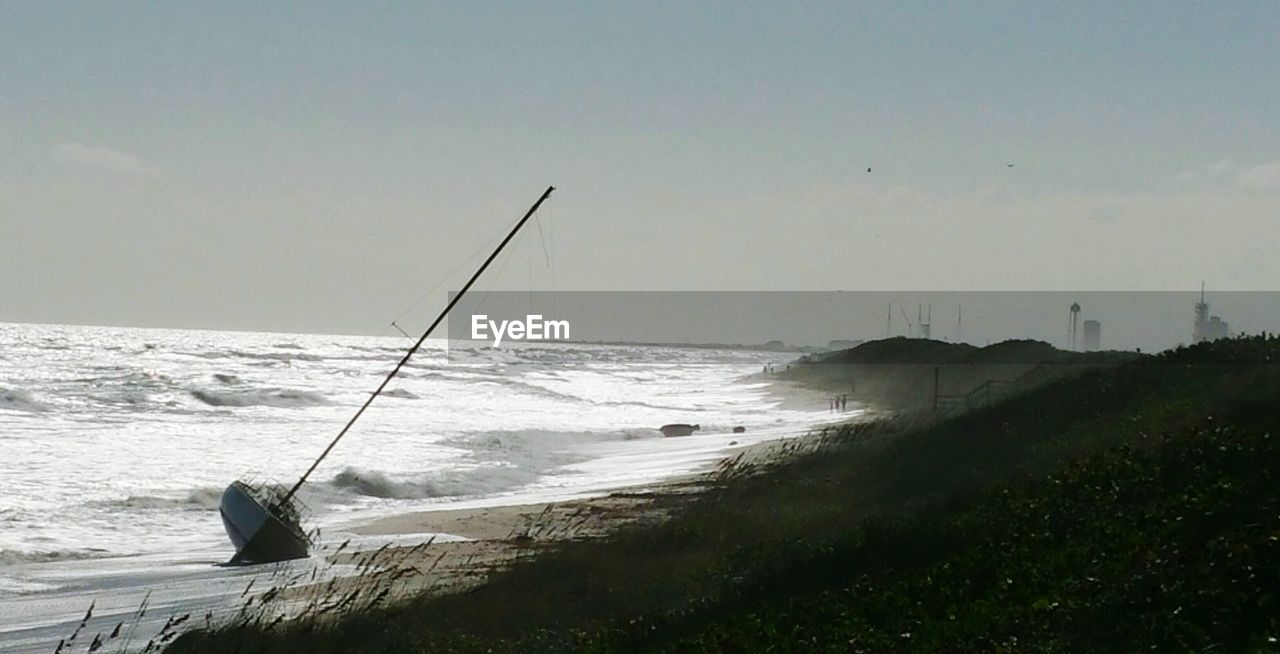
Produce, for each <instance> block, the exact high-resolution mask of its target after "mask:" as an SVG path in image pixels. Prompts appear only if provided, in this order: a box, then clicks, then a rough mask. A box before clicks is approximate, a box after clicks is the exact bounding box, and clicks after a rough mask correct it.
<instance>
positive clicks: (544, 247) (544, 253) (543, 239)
mask: <svg viewBox="0 0 1280 654" xmlns="http://www.w3.org/2000/svg"><path fill="white" fill-rule="evenodd" d="M533 224H535V225H537V226H538V240H539V241H541V242H542V256H544V257H546V259H547V267H548V268H550V267H551V252H550V250H548V249H547V237H546V236H544V235H543V234H542V221H541V220H534V221H533Z"/></svg>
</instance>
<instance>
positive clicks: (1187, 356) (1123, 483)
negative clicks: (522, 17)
mask: <svg viewBox="0 0 1280 654" xmlns="http://www.w3.org/2000/svg"><path fill="white" fill-rule="evenodd" d="M1277 362H1280V340H1276V339H1270V340H1268V339H1266V338H1248V339H1237V340H1232V341H1220V342H1217V343H1212V344H1201V345H1198V346H1195V347H1192V348H1184V349H1181V350H1178V351H1175V352H1171V353H1167V354H1162V355H1159V356H1154V357H1146V358H1143V359H1141V360H1137V361H1131V362H1129V363H1125V364H1122V365H1118V366H1115V367H1109V368H1094V369H1091V370H1088V371H1085V372H1081V373H1079V374H1076V375H1073V376H1071V377H1069V378H1063V379H1059V380H1057V381H1049V382H1046V383H1044V384H1042V385H1039V386H1038V387H1036V388H1034V389H1033V390H1030V391H1028V392H1026V393H1023V394H1020V395H1017V396H1014V397H1012V398H1009V399H1006V400H1005V401H1003V402H1000V403H998V404H995V405H993V406H990V407H987V408H985V409H981V410H977V411H973V412H970V413H966V414H964V415H960V416H958V417H954V418H950V419H947V420H945V421H941V422H938V423H936V424H912V423H909V422H906V421H904V420H897V421H892V422H888V423H879V424H873V425H860V426H847V427H843V428H840V429H838V430H831V431H829V432H828V433H827V434H826V435H825V437H824V438H822V439H820V442H819V443H818V444H817V445H816V446H813V448H812V449H810V450H807V451H804V452H795V453H793V456H789V457H786V458H785V459H783V460H781V461H780V462H778V463H776V464H773V465H769V466H766V467H762V468H755V469H753V468H752V466H749V465H746V464H741V463H739V464H735V465H729V466H726V467H725V469H724V470H723V471H722V474H721V475H720V478H719V483H717V484H715V485H714V486H713V487H712V488H710V489H709V490H707V491H706V492H705V493H702V494H701V495H698V496H696V497H694V498H689V497H684V498H680V499H675V498H673V499H669V500H667V501H669V502H671V510H672V517H671V518H670V519H669V520H667V521H665V522H662V523H660V524H657V525H648V526H639V527H635V528H631V529H625V530H622V531H620V532H618V533H615V534H614V535H612V536H609V537H607V538H605V539H601V540H594V541H584V542H573V543H569V544H567V545H563V546H560V547H558V548H556V549H553V550H547V551H544V552H542V553H541V554H540V555H539V556H537V557H534V558H531V559H526V560H522V561H521V562H520V563H518V564H516V565H515V566H513V567H512V568H511V569H510V570H508V571H506V572H503V573H500V574H498V575H496V576H495V577H494V578H493V579H492V581H491V582H490V583H489V584H487V585H485V586H483V587H481V588H479V589H477V590H475V591H473V592H470V593H468V594H464V595H458V596H448V597H422V598H419V599H414V600H409V601H406V602H402V603H399V604H395V605H391V606H382V607H377V608H371V609H368V610H363V611H360V612H358V613H355V614H350V615H347V616H346V617H344V618H343V619H342V620H341V621H339V622H336V623H333V622H326V621H323V620H311V619H305V618H304V619H301V620H296V621H291V622H282V623H277V624H273V625H270V626H267V625H261V624H260V625H243V624H241V625H231V626H228V627H224V628H221V629H218V630H215V631H204V632H196V633H190V634H187V635H185V636H183V637H182V638H180V639H179V640H177V641H176V642H175V643H173V645H172V646H171V651H197V652H203V651H210V652H233V651H236V652H261V651H273V652H274V651H291V652H292V651H305V652H313V653H316V654H319V653H322V652H447V651H466V652H562V651H637V650H639V651H667V652H686V651H710V652H719V651H723V652H747V651H797V652H799V651H804V652H809V651H839V652H844V651H868V652H882V651H922V652H941V651H952V652H954V651H1028V652H1077V651H1159V652H1169V651H1271V649H1272V648H1274V647H1275V641H1274V638H1275V637H1280V619H1278V616H1280V605H1278V604H1277V601H1278V600H1280V596H1278V593H1280V501H1278V495H1280V493H1278V492H1277V484H1278V483H1280V411H1278V410H1277V408H1278V407H1280V364H1278V363H1277ZM797 447H799V446H797Z"/></svg>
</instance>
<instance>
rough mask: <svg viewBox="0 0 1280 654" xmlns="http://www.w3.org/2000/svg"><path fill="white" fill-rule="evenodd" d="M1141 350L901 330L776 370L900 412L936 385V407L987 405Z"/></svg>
mask: <svg viewBox="0 0 1280 654" xmlns="http://www.w3.org/2000/svg"><path fill="white" fill-rule="evenodd" d="M1140 357H1141V355H1140V354H1138V353H1136V352H1119V351H1104V352H1068V351H1065V350H1059V349H1057V348H1055V347H1053V346H1052V345H1049V344H1048V343H1044V342H1042V341H1031V340H1017V341H1003V342H1000V343H996V344H994V345H988V346H986V347H976V346H973V345H969V344H967V343H944V342H942V341H933V340H925V339H916V338H903V337H901V336H899V337H896V338H888V339H884V340H879V341H869V342H867V343H863V344H861V345H859V346H857V347H854V348H851V349H848V350H840V351H837V352H825V353H821V354H811V355H808V356H805V357H802V358H801V359H800V360H799V361H798V362H797V363H796V364H793V365H792V366H789V367H788V368H786V369H784V371H783V372H782V373H781V376H782V377H783V378H784V379H789V380H792V381H798V382H801V383H803V384H805V385H807V386H811V387H815V388H820V389H822V390H826V391H829V392H831V393H833V394H837V395H843V394H849V395H850V397H851V399H853V400H854V401H857V402H861V403H863V404H869V405H873V406H880V407H892V408H893V409H894V410H896V411H899V412H916V411H921V410H928V411H932V410H933V408H934V393H935V391H936V393H937V394H938V395H940V396H941V401H940V402H939V408H941V409H942V410H944V411H949V410H953V409H965V410H967V409H972V408H975V407H978V406H985V405H986V404H988V403H990V402H991V401H993V400H996V399H999V398H1002V397H1004V396H1006V395H1010V394H1014V393H1020V392H1023V391H1026V390H1029V389H1030V388H1034V387H1035V386H1038V385H1040V384H1043V383H1046V382H1049V381H1053V380H1057V379H1063V378H1066V377H1071V376H1073V375H1077V374H1080V373H1082V372H1086V371H1088V370H1093V369H1095V368H1098V367H1102V366H1109V365H1115V364H1118V363H1124V362H1127V361H1134V360H1136V359H1138V358H1140ZM935 381H936V386H935Z"/></svg>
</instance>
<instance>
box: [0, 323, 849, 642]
mask: <svg viewBox="0 0 1280 654" xmlns="http://www.w3.org/2000/svg"><path fill="white" fill-rule="evenodd" d="M409 345H410V341H409V340H408V339H406V338H403V337H400V336H396V337H363V336H328V335H314V334H281V333H251V332H225V331H199V330H169V329H138V328H118V327H84V326H66V325H38V324H0V471H2V474H0V480H2V481H0V651H5V652H10V651H52V650H53V648H54V647H55V646H56V645H57V641H58V639H59V638H61V637H64V636H66V635H68V634H69V633H70V632H71V631H72V630H74V628H75V625H76V623H78V622H79V621H80V618H81V617H83V615H84V613H85V610H86V609H87V608H88V607H89V605H90V603H94V606H95V615H94V618H93V621H94V622H95V623H100V624H102V625H108V624H114V623H115V622H114V621H118V620H120V619H123V617H125V616H127V615H129V612H130V611H133V610H135V609H136V608H137V606H138V605H139V602H140V601H141V600H142V599H143V598H144V597H148V598H149V599H148V601H149V602H150V603H151V605H152V606H153V607H155V608H154V609H153V614H155V615H160V614H161V613H163V611H165V610H168V611H177V610H188V611H200V610H201V609H203V608H206V607H211V606H217V605H220V604H221V603H225V602H226V601H227V598H228V597H229V596H232V597H233V596H234V594H233V593H234V592H235V590H238V589H240V588H243V586H244V581H245V579H246V578H248V577H251V576H252V575H253V574H255V570H254V568H226V567H218V566H217V564H218V563H221V562H225V561H226V560H227V559H228V558H229V557H230V556H231V554H232V553H233V551H232V549H231V546H230V543H229V541H228V540H227V537H226V535H225V532H224V531H223V527H222V524H221V521H220V519H219V516H218V511H217V505H218V499H219V495H220V494H221V492H222V490H223V489H224V488H225V487H226V486H227V484H229V483H230V482H231V481H234V480H236V479H241V478H246V477H248V478H252V479H256V480H259V481H275V482H280V483H286V484H290V483H292V482H293V481H295V480H296V479H297V477H298V475H300V474H301V473H302V472H303V471H304V470H306V468H307V466H308V465H310V463H311V462H312V461H313V460H314V459H315V457H316V456H318V455H319V453H320V452H321V451H322V450H323V448H324V447H325V445H327V444H328V442H329V441H330V440H331V439H332V438H333V437H334V436H335V435H336V434H337V432H338V430H339V429H340V428H341V427H342V425H343V424H344V423H345V422H346V420H347V419H348V418H350V416H351V415H352V413H353V412H354V411H355V409H356V407H358V406H359V404H360V403H361V402H363V401H364V400H365V399H366V398H367V397H368V395H369V393H370V392H371V391H372V389H373V388H375V387H376V386H377V384H378V383H379V382H380V381H381V379H382V378H383V377H384V376H385V375H386V374H387V372H389V371H390V369H391V368H392V367H393V366H394V365H395V362H396V361H397V360H398V359H399V358H400V356H401V355H402V354H403V352H404V351H405V349H407V347H408V346H409ZM455 354H456V352H455ZM793 357H794V355H792V354H786V353H776V352H775V353H770V352H759V351H746V350H734V349H723V350H714V349H711V350H709V349H696V350H695V349H686V348H678V347H654V346H626V345H580V344H547V343H543V344H536V345H531V344H519V345H515V346H504V347H502V348H499V349H492V348H477V349H473V350H471V351H470V356H468V357H465V362H462V361H460V360H458V357H456V356H455V357H453V358H451V357H449V356H448V353H447V350H446V346H445V343H444V342H434V341H433V342H428V344H427V345H426V346H425V347H424V349H423V350H422V351H421V352H420V353H419V354H418V355H416V356H415V358H414V359H413V360H411V361H410V363H409V364H408V365H407V366H406V368H405V369H404V370H403V371H402V373H401V374H400V375H399V376H398V377H397V378H396V380H395V381H393V382H392V383H391V385H390V386H389V387H388V391H387V392H385V393H384V394H383V396H382V397H380V398H378V400H377V401H375V402H374V404H373V406H372V407H371V408H370V410H369V411H368V412H367V413H366V414H365V415H364V417H363V418H362V419H361V421H360V422H359V423H357V425H356V427H355V428H354V429H353V430H352V431H351V432H350V433H349V434H348V435H347V436H346V437H345V438H344V440H343V441H342V442H341V443H340V444H339V445H338V446H337V448H336V449H335V450H334V451H333V452H332V454H330V455H329V457H328V458H327V459H326V460H325V462H324V463H323V464H322V465H321V466H320V467H319V469H317V471H316V472H315V473H314V474H313V475H312V476H311V481H310V482H308V484H307V485H305V486H304V487H303V489H302V491H301V492H300V494H299V497H300V498H301V500H302V501H303V503H304V504H305V505H306V506H307V508H308V510H309V517H308V519H307V524H306V525H305V526H306V527H307V528H308V529H314V528H319V529H320V534H321V536H320V537H321V538H322V539H343V538H348V537H350V534H349V533H346V532H344V530H345V529H350V528H351V526H352V525H355V524H361V523H362V522H368V521H370V520H372V519H374V518H376V517H378V516H382V515H387V514H394V513H402V512H408V511H413V510H422V509H440V508H449V507H453V506H457V507H470V506H478V505H486V504H489V505H507V504H520V503H533V502H541V501H548V500H560V499H570V498H575V497H584V496H589V495H592V494H599V493H602V492H606V491H608V490H609V489H615V488H620V487H626V486H634V485H643V484H646V483H651V482H656V481H660V480H662V479H664V478H669V477H672V476H677V475H682V474H687V473H690V472H695V471H698V470H701V469H705V468H706V467H708V466H710V465H713V464H714V463H715V462H717V461H719V460H720V459H722V458H723V457H724V456H725V455H726V453H728V452H729V451H730V450H731V448H734V447H738V446H742V445H748V444H751V443H754V442H760V441H763V440H771V439H776V438H781V437H790V436H796V435H799V434H802V433H804V432H805V431H806V430H807V429H808V428H810V427H811V426H813V425H815V424H817V423H820V422H824V421H827V420H829V419H830V415H829V414H828V413H827V412H826V410H825V409H826V406H825V403H824V402H823V400H821V399H815V400H814V401H813V402H809V403H804V402H784V401H783V398H782V397H781V396H780V395H779V394H778V393H777V392H776V390H775V389H774V388H773V386H772V384H771V383H770V382H769V381H768V380H767V379H764V378H762V376H761V375H760V371H761V368H762V366H763V365H764V364H765V363H775V364H779V365H781V364H784V363H785V362H786V361H789V360H790V359H792V358H793ZM810 405H811V406H810ZM675 422H682V423H695V424H699V425H701V430H700V431H699V432H697V433H696V434H695V435H693V436H690V437H685V438H663V437H662V435H661V434H660V433H659V432H658V431H657V428H658V427H659V426H661V425H663V424H666V423H675ZM737 426H741V427H744V428H745V429H746V431H745V433H737V434H735V433H732V431H733V427H737ZM426 537H428V535H423V536H422V538H423V539H425V538H426ZM442 537H444V538H447V537H448V536H447V535H444V536H442ZM233 589H235V590H233ZM108 628H109V627H108ZM82 644H83V643H82Z"/></svg>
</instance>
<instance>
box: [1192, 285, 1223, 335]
mask: <svg viewBox="0 0 1280 654" xmlns="http://www.w3.org/2000/svg"><path fill="white" fill-rule="evenodd" d="M1230 335H1231V328H1230V326H1229V325H1228V324H1227V323H1226V322H1225V321H1224V320H1223V319H1222V318H1220V317H1218V316H1211V315H1209V303H1208V302H1205V300H1204V282H1200V301H1199V302H1196V323H1195V327H1194V329H1193V330H1192V332H1191V342H1192V343H1202V342H1204V341H1216V340H1218V339H1219V338H1226V337H1227V336H1230Z"/></svg>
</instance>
